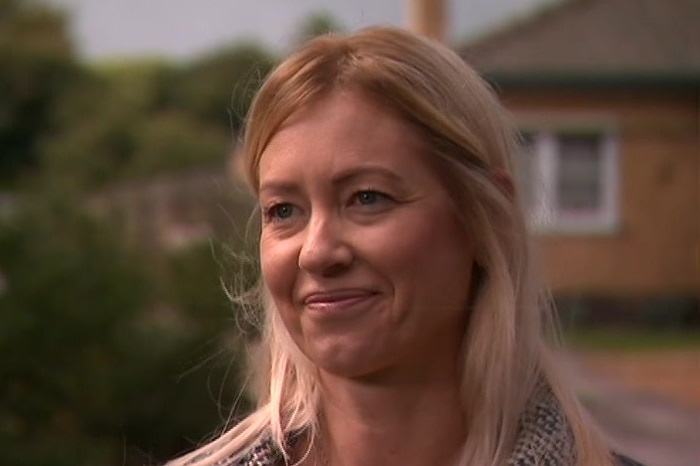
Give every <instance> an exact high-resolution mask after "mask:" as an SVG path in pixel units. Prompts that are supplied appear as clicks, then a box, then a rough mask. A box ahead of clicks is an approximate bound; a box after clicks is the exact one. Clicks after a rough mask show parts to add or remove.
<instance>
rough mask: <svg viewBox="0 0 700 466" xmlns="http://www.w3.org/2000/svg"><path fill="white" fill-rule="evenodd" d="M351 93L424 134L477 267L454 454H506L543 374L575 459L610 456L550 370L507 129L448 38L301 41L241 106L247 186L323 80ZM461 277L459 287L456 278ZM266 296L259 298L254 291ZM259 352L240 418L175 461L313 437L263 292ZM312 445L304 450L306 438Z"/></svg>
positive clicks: (312, 388) (597, 461) (213, 458)
mask: <svg viewBox="0 0 700 466" xmlns="http://www.w3.org/2000/svg"><path fill="white" fill-rule="evenodd" d="M339 90H343V91H351V92H359V93H362V95H365V96H367V97H368V98H371V99H373V100H375V101H376V102H379V103H380V104H382V105H384V106H386V108H388V109H390V110H392V111H393V112H395V113H396V114H398V115H399V116H400V117H402V118H403V119H405V120H406V121H408V122H409V123H410V124H412V125H414V126H415V127H416V128H418V129H419V131H421V132H422V134H423V136H424V137H425V141H426V142H427V146H428V151H429V152H430V153H429V154H428V155H430V156H431V157H430V160H431V163H432V164H433V166H434V168H435V169H436V170H437V172H438V173H439V175H440V176H441V177H443V180H444V182H445V185H446V186H447V188H448V189H449V191H450V194H451V196H452V198H453V200H454V203H455V207H456V206H459V209H456V211H457V212H458V213H459V215H460V216H461V220H462V221H463V224H464V227H465V229H466V230H467V232H468V235H469V237H470V238H475V239H476V241H477V243H478V244H477V247H476V250H477V251H479V254H478V257H477V258H476V262H477V264H478V268H479V270H480V273H479V274H477V275H478V277H479V283H478V288H477V289H476V290H475V291H476V296H474V297H473V301H472V306H471V308H470V320H469V325H468V326H467V331H466V334H465V335H464V345H463V357H462V361H463V366H462V371H463V372H462V386H461V394H462V402H463V404H464V406H463V407H464V412H465V413H469V416H468V419H467V420H466V422H467V431H468V432H469V436H468V438H467V439H465V446H464V454H463V456H462V459H461V460H460V464H464V465H467V464H479V465H492V466H496V465H502V464H504V463H505V462H506V460H507V459H508V457H509V455H510V453H511V452H512V449H513V446H514V443H515V440H516V435H517V433H518V422H519V420H520V418H521V416H522V414H523V412H524V410H525V407H526V403H527V402H528V400H530V399H531V398H532V397H533V396H534V394H535V393H536V391H537V389H538V385H539V384H540V383H541V382H542V381H543V380H544V382H546V384H547V385H549V387H550V388H551V390H552V392H553V393H554V395H555V397H556V399H557V400H558V402H559V404H560V405H561V407H562V409H563V411H564V413H565V414H566V417H567V421H568V422H569V424H570V428H571V431H572V433H573V438H574V442H575V449H576V451H577V455H576V456H577V464H578V465H580V466H584V465H585V466H588V465H596V466H602V465H606V464H610V462H611V460H610V453H609V451H608V447H607V445H605V443H604V442H603V441H602V439H601V438H600V436H599V435H598V434H597V431H596V430H595V429H594V427H592V425H591V423H590V422H589V421H588V419H586V416H585V414H584V412H583V410H582V409H581V407H580V405H579V403H578V401H577V399H576V396H575V394H574V393H573V390H572V389H571V388H569V387H568V386H567V385H566V384H565V383H564V381H563V380H561V378H560V376H559V375H558V373H557V371H556V370H555V369H554V367H553V366H554V365H553V364H552V362H551V360H550V359H551V358H550V354H549V351H548V349H547V347H546V345H545V343H544V337H543V331H544V330H543V329H545V328H547V324H548V318H547V316H548V306H547V305H546V303H545V302H543V300H542V299H541V293H540V286H539V284H538V282H537V280H536V274H535V273H534V272H533V267H532V263H531V262H532V261H531V260H530V249H531V248H530V245H529V240H528V233H527V229H526V221H525V218H524V214H523V209H522V208H521V206H520V200H519V194H518V190H517V187H516V189H515V190H514V191H510V190H509V189H507V188H506V189H504V186H503V183H502V182H500V181H502V180H500V181H499V177H498V176H494V173H498V172H502V173H505V174H512V173H513V170H512V161H511V154H513V153H514V141H515V135H514V132H513V130H512V128H511V126H510V124H509V123H508V119H507V117H506V115H505V112H504V111H503V109H502V107H501V105H500V104H499V102H498V101H497V99H496V97H495V96H494V94H493V93H492V91H491V90H490V89H489V88H488V86H487V85H486V84H485V83H484V82H483V81H482V79H481V78H480V77H479V76H478V75H477V73H476V72H475V71H474V70H473V69H472V68H470V67H469V66H468V65H467V64H466V63H465V62H464V61H463V60H462V59H461V58H460V57H459V56H458V55H457V54H455V53H454V52H452V51H451V50H449V49H448V48H446V47H444V46H442V45H440V44H438V43H437V42H433V41H431V40H429V39H426V38H422V37H419V36H416V35H414V34H411V33H409V32H406V31H402V30H400V29H395V28H371V29H366V30H363V31H360V32H358V33H355V34H352V35H349V36H324V37H319V38H316V39H314V40H312V41H310V42H308V43H307V44H305V45H304V46H303V47H302V48H301V49H300V50H298V51H297V52H296V53H294V54H293V55H292V56H290V57H289V58H288V59H287V60H285V61H284V62H283V63H281V64H280V65H279V66H278V67H277V68H276V69H275V70H274V71H273V72H272V74H271V75H270V76H269V77H268V79H267V80H266V82H265V83H264V84H263V86H262V88H261V89H260V91H259V93H258V94H257V96H256V98H255V100H254V101H253V104H252V107H251V110H250V112H249V115H248V119H247V123H246V130H245V138H244V146H243V156H244V157H245V160H244V165H245V168H246V170H247V173H246V174H247V178H248V181H249V183H250V186H251V188H252V189H253V191H254V192H257V187H258V181H259V180H258V164H259V161H260V156H261V154H262V152H263V151H264V149H265V148H266V146H267V144H268V143H269V142H270V140H271V139H272V137H273V136H274V135H275V134H276V132H277V131H278V130H279V129H280V127H281V126H282V125H283V124H284V123H285V122H286V121H287V120H288V119H289V118H290V117H291V116H292V115H294V114H295V113H296V112H298V111H299V110H300V109H303V108H306V107H308V106H309V105H311V104H313V103H314V102H317V101H319V100H320V99H322V98H324V97H325V96H328V95H329V94H330V93H332V92H335V91H339ZM465 286H466V285H465ZM263 301H264V300H263ZM262 304H263V307H264V311H265V313H266V314H265V328H264V332H263V340H262V343H261V345H262V348H263V349H264V350H265V352H266V356H265V357H264V358H263V361H262V362H259V363H258V364H259V366H258V368H257V369H258V370H260V371H262V375H263V377H264V380H263V382H262V383H261V384H260V387H259V390H258V393H257V394H256V395H257V399H258V403H259V407H258V408H257V410H256V411H255V412H253V413H252V414H251V415H250V416H248V417H247V418H246V419H245V420H243V422H241V423H240V424H238V425H236V426H235V427H233V428H232V429H231V430H229V431H228V432H226V433H224V434H223V435H222V436H221V437H219V438H218V439H216V440H214V441H213V442H211V443H210V444H208V445H205V446H204V447H202V448H201V449H200V450H198V451H195V452H193V453H191V454H189V455H187V456H186V457H184V458H182V459H181V460H180V461H182V463H179V462H178V463H176V464H184V463H186V462H187V461H191V460H192V459H194V458H200V460H199V461H195V463H194V464H197V465H200V464H201V465H213V464H215V463H216V462H217V461H219V460H221V459H223V458H226V457H228V456H230V455H241V454H243V453H245V451H246V450H247V449H248V448H250V447H251V446H252V445H253V444H254V443H255V442H257V441H259V440H260V439H262V438H264V437H269V438H271V439H272V440H273V442H274V443H275V445H276V446H277V447H278V448H279V449H280V451H284V449H285V446H286V445H287V440H288V438H289V435H290V434H292V433H295V432H306V438H309V439H310V441H311V443H313V440H314V438H315V437H316V436H317V435H318V428H317V425H318V414H319V395H318V387H317V381H316V377H315V372H314V370H313V367H312V366H311V364H310V362H309V361H308V360H307V359H306V358H305V357H303V355H301V354H300V351H299V350H298V348H297V347H296V345H295V344H294V343H293V342H292V340H291V337H290V335H289V334H288V332H287V330H286V328H285V326H284V325H283V324H282V322H281V321H280V318H279V316H278V315H277V312H275V310H274V308H273V306H272V303H270V302H263V303H262ZM309 448H310V447H309Z"/></svg>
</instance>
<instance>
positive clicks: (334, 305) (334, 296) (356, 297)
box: [303, 288, 379, 313]
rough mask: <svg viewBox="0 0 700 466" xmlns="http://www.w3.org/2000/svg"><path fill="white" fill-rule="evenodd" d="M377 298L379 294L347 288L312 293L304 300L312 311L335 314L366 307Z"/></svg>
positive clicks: (305, 304)
mask: <svg viewBox="0 0 700 466" xmlns="http://www.w3.org/2000/svg"><path fill="white" fill-rule="evenodd" d="M377 296H379V293H377V292H375V291H371V290H366V289H360V288H346V289H338V290H329V291H319V292H315V293H311V294H309V295H307V296H306V297H305V298H304V300H303V303H304V306H305V307H306V308H307V309H309V310H311V311H316V312H323V313H333V312H341V311H348V310H351V309H353V308H355V309H356V308H359V307H365V306H366V304H367V303H368V302H369V301H371V300H373V299H374V298H376V297H377Z"/></svg>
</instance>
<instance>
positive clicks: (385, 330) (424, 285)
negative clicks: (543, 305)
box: [260, 93, 474, 377]
mask: <svg viewBox="0 0 700 466" xmlns="http://www.w3.org/2000/svg"><path fill="white" fill-rule="evenodd" d="M423 159H424V154H423V153H422V142H421V140H420V138H419V136H418V134H417V132H416V130H415V129H414V128H413V127H412V126H410V125H408V124H406V123H405V122H403V121H402V120H400V119H398V118H397V117H395V116H394V115H392V114H391V113H390V112H387V111H386V110H384V109H383V108H382V107H380V106H377V105H375V104H373V103H372V102H371V101H370V100H368V99H366V98H364V97H362V96H360V95H358V94H353V93H335V94H333V95H331V96H329V97H328V98H326V99H324V100H323V101H321V102H320V103H318V104H317V105H315V106H312V107H310V108H309V109H308V110H306V111H304V112H303V113H301V114H299V115H298V116H297V117H296V118H294V119H293V120H292V121H290V122H289V123H288V124H287V125H285V126H284V127H283V128H282V129H281V130H280V131H279V132H278V133H277V134H276V135H275V136H274V137H273V139H272V140H271V141H270V144H269V145H268V146H267V148H266V150H265V151H264V153H263V154H262V157H261V160H260V206H261V209H262V217H263V218H262V233H261V245H260V246H261V265H262V274H263V279H264V282H265V284H266V286H267V288H268V290H269V292H270V295H271V297H272V300H273V303H274V305H275V307H276V309H277V312H279V314H280V317H281V318H282V320H283V322H284V324H285V325H286V327H287V329H288V331H289V334H290V335H291V337H292V339H293V340H294V341H295V342H296V344H297V345H298V346H299V348H300V349H301V351H302V352H303V353H304V354H305V355H306V356H307V357H308V358H309V359H310V360H311V361H312V362H314V363H315V364H316V365H317V366H318V367H319V368H320V369H322V370H323V371H326V372H329V373H333V374H336V375H341V376H346V377H360V376H369V375H378V373H380V372H382V371H391V370H398V369H400V368H401V367H404V368H405V367H409V368H412V370H414V371H415V370H420V369H419V366H420V365H421V364H422V363H424V364H428V365H430V364H433V363H434V362H435V361H452V362H454V361H456V357H457V354H458V351H459V348H460V346H461V339H462V335H463V333H464V326H465V324H466V317H467V316H466V312H467V311H466V307H467V301H468V289H469V282H470V273H471V266H472V262H473V256H474V251H473V244H472V241H471V240H470V238H468V237H467V236H466V235H465V233H464V229H463V228H462V227H461V226H460V224H459V221H458V219H457V216H456V215H455V212H454V208H453V207H452V206H453V204H452V202H451V199H450V197H449V196H448V193H447V191H446V190H445V188H444V187H443V186H442V184H441V182H440V179H439V178H438V177H437V175H436V174H435V173H434V172H433V170H431V169H430V168H429V167H428V165H427V164H426V163H425V161H424V160H423ZM447 364H451V363H450V362H448V363H447Z"/></svg>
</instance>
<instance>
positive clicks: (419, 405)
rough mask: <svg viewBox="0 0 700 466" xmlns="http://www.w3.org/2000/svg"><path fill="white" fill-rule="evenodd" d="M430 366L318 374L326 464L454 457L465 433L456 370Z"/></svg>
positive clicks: (368, 465)
mask: <svg viewBox="0 0 700 466" xmlns="http://www.w3.org/2000/svg"><path fill="white" fill-rule="evenodd" d="M428 367H430V368H429V369H428V368H426V367H425V366H424V367H423V369H425V370H416V367H415V366H414V367H413V368H412V370H410V371H408V372H410V373H406V374H396V373H394V374H383V375H376V376H373V377H366V378H362V379H347V378H342V377H336V376H332V375H330V374H322V375H321V389H322V393H323V396H322V399H323V400H324V401H323V429H324V431H325V432H324V435H323V436H322V437H324V438H325V439H326V442H325V444H324V445H323V446H322V449H323V450H324V456H325V457H326V461H327V464H330V465H333V466H358V465H362V466H375V465H377V466H378V465H387V464H401V465H403V466H412V465H416V466H417V465H421V466H423V465H426V464H450V463H453V462H454V461H455V459H456V458H457V457H458V455H459V452H460V450H461V447H462V445H463V443H464V439H465V438H466V427H465V425H466V421H465V415H464V412H463V409H462V404H461V402H460V396H459V376H458V372H457V371H456V370H455V369H456V368H450V369H449V370H444V369H445V368H443V370H441V368H439V367H438V366H437V365H435V364H433V365H428ZM426 371H427V372H426Z"/></svg>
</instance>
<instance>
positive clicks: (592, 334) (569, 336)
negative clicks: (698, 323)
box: [563, 329, 700, 351]
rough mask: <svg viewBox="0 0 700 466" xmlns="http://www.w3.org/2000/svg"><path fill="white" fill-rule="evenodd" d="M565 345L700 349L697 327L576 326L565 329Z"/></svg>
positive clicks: (628, 349)
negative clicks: (583, 327) (607, 327)
mask: <svg viewBox="0 0 700 466" xmlns="http://www.w3.org/2000/svg"><path fill="white" fill-rule="evenodd" d="M563 339H564V345H565V346H567V347H571V348H575V349H591V350H606V351H608V350H614V351H659V350H693V349H697V350H700V331H698V330H671V329H661V330H651V329H576V330H569V331H565V332H564V335H563Z"/></svg>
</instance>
